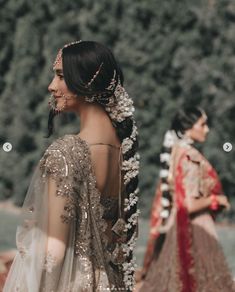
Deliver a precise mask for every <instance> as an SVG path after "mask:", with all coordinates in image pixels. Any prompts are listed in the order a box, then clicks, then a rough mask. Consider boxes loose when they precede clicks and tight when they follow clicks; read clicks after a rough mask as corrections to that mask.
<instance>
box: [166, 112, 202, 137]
mask: <svg viewBox="0 0 235 292" xmlns="http://www.w3.org/2000/svg"><path fill="white" fill-rule="evenodd" d="M203 113H204V111H203V110H202V109H201V108H199V107H184V108H182V109H180V110H179V111H178V112H177V113H176V115H175V116H174V118H173V120H172V123H171V129H172V130H174V131H175V132H176V135H177V136H178V137H179V138H180V134H181V135H183V134H184V133H185V131H187V130H189V129H191V128H192V127H193V125H194V124H195V123H196V122H197V121H198V120H199V119H200V118H201V117H202V115H203Z"/></svg>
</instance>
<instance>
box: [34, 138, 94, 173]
mask: <svg viewBox="0 0 235 292" xmlns="http://www.w3.org/2000/svg"><path fill="white" fill-rule="evenodd" d="M88 159H89V148H88V146H87V145H86V143H85V141H83V140H82V139H80V138H79V137H78V136H75V135H65V136H62V137H60V138H58V139H56V140H55V141H54V142H53V143H52V144H51V145H50V146H49V147H48V148H47V149H46V151H45V152H44V154H43V156H42V158H41V160H40V163H39V164H40V168H41V170H43V172H44V173H45V172H46V173H50V174H58V175H59V174H60V175H62V174H63V175H65V176H66V175H68V173H69V172H71V171H73V170H74V171H76V170H77V169H78V168H79V169H84V165H85V164H86V163H87V160H88Z"/></svg>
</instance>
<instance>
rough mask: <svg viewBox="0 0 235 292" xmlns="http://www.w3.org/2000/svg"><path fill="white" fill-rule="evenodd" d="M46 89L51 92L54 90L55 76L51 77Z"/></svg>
mask: <svg viewBox="0 0 235 292" xmlns="http://www.w3.org/2000/svg"><path fill="white" fill-rule="evenodd" d="M48 91H49V92H50V93H53V92H55V91H56V82H55V77H54V78H53V79H52V81H51V83H50V84H49V85H48Z"/></svg>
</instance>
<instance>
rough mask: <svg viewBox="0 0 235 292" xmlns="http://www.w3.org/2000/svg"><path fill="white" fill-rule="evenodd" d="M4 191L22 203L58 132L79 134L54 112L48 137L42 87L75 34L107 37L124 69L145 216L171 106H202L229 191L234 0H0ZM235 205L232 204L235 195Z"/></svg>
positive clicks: (73, 123) (212, 153) (69, 119)
mask: <svg viewBox="0 0 235 292" xmlns="http://www.w3.org/2000/svg"><path fill="white" fill-rule="evenodd" d="M0 5H1V10H0V19H1V26H0V39H1V42H0V108H1V114H0V144H1V145H2V144H3V143H4V142H6V141H9V142H11V143H12V145H13V150H12V151H11V152H9V153H6V152H4V151H3V150H2V149H1V151H0V164H1V173H0V198H1V199H4V198H7V197H13V198H14V201H15V202H16V203H17V204H21V203H22V200H23V198H24V196H25V193H26V190H27V186H28V184H29V181H30V178H31V175H32V171H33V169H34V167H35V165H36V163H37V161H38V159H39V158H40V156H41V155H42V153H43V151H44V150H45V148H46V146H47V145H49V143H51V141H52V140H53V139H55V137H58V136H60V135H62V134H64V133H76V132H78V131H79V121H78V119H77V118H76V117H75V116H73V115H64V116H61V117H60V118H58V122H57V131H56V135H55V136H54V137H53V138H52V139H49V140H48V139H45V138H44V136H45V133H46V126H47V115H48V106H47V98H48V92H47V86H48V83H49V82H50V80H51V78H52V76H53V72H52V61H53V60H54V58H55V55H56V53H57V50H58V48H60V47H61V46H62V45H63V44H65V43H67V42H70V41H73V40H77V39H83V40H96V41H100V42H103V43H105V44H107V45H108V46H109V47H110V48H111V49H112V50H113V51H114V53H115V55H116V56H117V58H118V59H119V61H120V63H121V65H122V67H123V71H124V73H125V86H126V89H127V90H128V92H129V94H130V95H131V96H132V97H133V98H134V100H135V105H136V119H137V121H138V126H139V134H140V154H141V157H142V159H141V174H140V188H141V199H140V203H141V204H140V206H141V209H142V211H143V214H145V215H147V213H148V211H149V208H150V206H151V201H152V197H153V195H154V189H155V185H156V182H157V178H158V169H159V153H160V149H161V143H162V138H163V135H164V132H165V131H166V129H167V128H168V127H169V124H170V120H171V117H172V115H173V114H174V112H175V110H176V109H178V108H179V107H180V106H182V105H183V104H195V105H197V104H199V105H201V106H202V107H203V108H204V109H205V110H206V112H207V113H208V115H209V118H210V126H211V133H210V135H209V138H208V141H207V142H206V144H205V145H203V147H202V148H201V149H202V150H203V152H204V153H205V155H206V157H207V158H208V159H209V160H210V161H211V163H212V164H213V165H214V166H215V167H216V169H217V170H218V172H219V174H220V177H221V179H222V182H223V185H224V189H225V192H226V194H227V195H229V196H230V198H231V199H232V198H233V197H235V183H234V177H235V151H234V149H233V150H232V151H231V152H229V153H226V152H224V151H223V148H222V146H223V143H225V142H227V141H228V142H231V143H232V144H233V146H234V148H235V122H234V113H235V98H234V96H233V95H234V89H235V78H234V77H235V38H234V35H235V2H234V1H233V0H220V1H218V0H203V1H202V0H199V1H193V0H190V1H188V0H187V1H186V0H182V1H177V0H169V1H161V0H135V1H128V0H112V1H109V0H99V1H94V0H77V1H67V0H61V1H52V0H40V1H36V0H31V1H29V0H17V1H16V0H5V1H4V0H1V1H0ZM234 203H235V202H234Z"/></svg>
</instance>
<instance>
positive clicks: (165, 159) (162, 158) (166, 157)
mask: <svg viewBox="0 0 235 292" xmlns="http://www.w3.org/2000/svg"><path fill="white" fill-rule="evenodd" d="M170 157H171V155H170V154H169V153H161V154H160V161H161V162H167V163H169V161H170Z"/></svg>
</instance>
